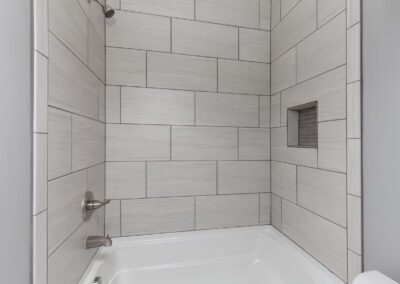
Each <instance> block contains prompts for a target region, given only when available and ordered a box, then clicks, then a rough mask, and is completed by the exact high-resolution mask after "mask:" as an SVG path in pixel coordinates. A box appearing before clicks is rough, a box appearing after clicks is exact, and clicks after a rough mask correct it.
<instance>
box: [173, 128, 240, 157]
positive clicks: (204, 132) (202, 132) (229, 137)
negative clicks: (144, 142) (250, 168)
mask: <svg viewBox="0 0 400 284" xmlns="http://www.w3.org/2000/svg"><path fill="white" fill-rule="evenodd" d="M171 146H172V160H236V159H237V158H238V131H237V129H235V128H228V127H178V126H173V127H172V137H171Z"/></svg>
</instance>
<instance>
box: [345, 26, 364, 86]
mask: <svg viewBox="0 0 400 284" xmlns="http://www.w3.org/2000/svg"><path fill="white" fill-rule="evenodd" d="M360 79H361V24H356V25H355V26H353V27H351V28H350V29H349V30H348V31H347V82H349V83H350V82H355V81H359V80H360Z"/></svg>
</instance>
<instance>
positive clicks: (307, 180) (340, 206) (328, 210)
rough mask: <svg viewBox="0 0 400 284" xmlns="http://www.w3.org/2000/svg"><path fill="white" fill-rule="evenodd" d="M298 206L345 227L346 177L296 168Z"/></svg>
mask: <svg viewBox="0 0 400 284" xmlns="http://www.w3.org/2000/svg"><path fill="white" fill-rule="evenodd" d="M297 170H298V172H297V186H298V189H297V190H298V204H299V205H300V206H301V207H303V208H305V209H307V210H309V211H311V212H314V213H316V214H318V215H320V216H322V217H324V218H326V219H328V220H330V221H332V222H335V223H336V224H338V225H341V226H342V227H346V224H347V220H346V175H345V174H341V173H335V172H329V171H323V170H318V169H312V168H304V167H298V169H297Z"/></svg>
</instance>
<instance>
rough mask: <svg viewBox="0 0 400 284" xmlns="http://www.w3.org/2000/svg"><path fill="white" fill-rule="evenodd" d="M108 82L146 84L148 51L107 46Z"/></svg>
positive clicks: (130, 84) (111, 83)
mask: <svg viewBox="0 0 400 284" xmlns="http://www.w3.org/2000/svg"><path fill="white" fill-rule="evenodd" d="M106 50H107V54H106V62H107V63H106V64H107V70H106V76H107V84H110V85H125V86H138V87H145V86H146V52H145V51H140V50H130V49H121V48H107V49H106Z"/></svg>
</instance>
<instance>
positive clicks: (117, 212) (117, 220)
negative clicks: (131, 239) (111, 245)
mask: <svg viewBox="0 0 400 284" xmlns="http://www.w3.org/2000/svg"><path fill="white" fill-rule="evenodd" d="M105 225H106V230H105V233H106V234H107V235H110V237H120V236H121V201H120V200H111V202H110V203H109V204H107V205H106V217H105Z"/></svg>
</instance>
